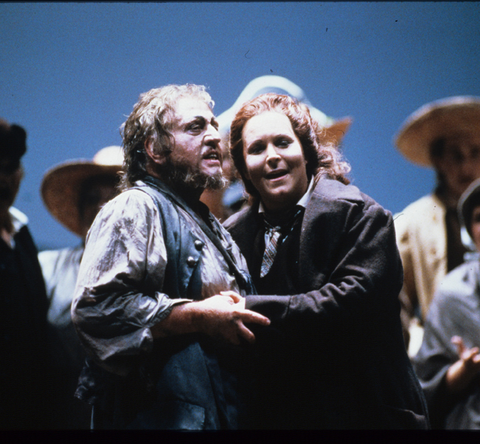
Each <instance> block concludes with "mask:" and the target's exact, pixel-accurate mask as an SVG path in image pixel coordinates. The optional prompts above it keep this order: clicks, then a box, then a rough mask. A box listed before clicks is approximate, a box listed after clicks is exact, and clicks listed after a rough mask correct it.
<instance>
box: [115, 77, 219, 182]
mask: <svg viewBox="0 0 480 444" xmlns="http://www.w3.org/2000/svg"><path fill="white" fill-rule="evenodd" d="M183 97H194V98H196V99H199V100H202V101H204V102H205V103H206V104H207V105H208V106H209V107H210V108H211V109H213V106H214V104H215V102H214V101H213V100H212V98H211V97H210V94H208V93H207V91H206V88H205V86H202V85H194V84H186V85H167V86H163V87H161V88H154V89H151V90H150V91H147V92H146V93H143V94H141V95H140V97H139V100H138V102H137V103H136V104H135V105H134V107H133V111H132V113H131V114H130V115H129V116H128V118H127V120H126V121H125V123H124V124H123V125H122V127H121V129H120V133H121V135H122V138H123V145H122V146H123V151H124V155H125V160H124V164H123V175H122V178H121V183H120V188H121V189H126V188H128V187H131V186H132V185H133V183H134V182H135V181H136V180H138V179H142V178H143V177H145V175H146V174H147V171H146V162H147V157H146V156H147V154H146V152H145V141H146V140H147V139H148V138H149V137H151V138H152V139H153V144H154V149H155V150H156V151H157V152H158V153H161V152H164V153H168V152H171V151H172V149H173V146H174V141H173V140H172V136H171V133H170V130H171V128H172V123H173V118H174V111H175V104H176V103H177V101H178V100H179V99H181V98H183Z"/></svg>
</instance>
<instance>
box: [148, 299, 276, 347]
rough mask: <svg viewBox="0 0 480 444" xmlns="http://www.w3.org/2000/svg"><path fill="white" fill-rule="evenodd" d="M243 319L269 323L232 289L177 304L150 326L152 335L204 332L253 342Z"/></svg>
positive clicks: (225, 338)
mask: <svg viewBox="0 0 480 444" xmlns="http://www.w3.org/2000/svg"><path fill="white" fill-rule="evenodd" d="M245 323H253V324H260V325H269V324H270V320H269V319H268V318H267V317H265V316H263V315H261V314H259V313H256V312H254V311H251V310H246V309H245V299H244V298H243V297H242V296H240V295H239V294H238V293H235V292H233V291H226V292H221V294H219V295H215V296H211V297H209V298H207V299H204V300H202V301H193V302H187V303H184V304H181V305H176V306H175V307H174V308H173V309H172V311H171V313H170V315H169V316H168V317H167V318H166V319H164V320H163V321H161V322H160V323H158V324H157V325H156V326H154V327H153V328H152V334H153V336H154V337H165V336H169V335H176V334H185V333H204V334H206V335H209V336H213V337H216V338H221V339H223V340H225V341H227V342H230V343H232V344H237V345H238V344H240V342H241V339H244V340H246V341H248V342H250V343H253V342H255V335H254V334H253V333H252V331H251V330H250V329H248V328H247V327H246V326H245Z"/></svg>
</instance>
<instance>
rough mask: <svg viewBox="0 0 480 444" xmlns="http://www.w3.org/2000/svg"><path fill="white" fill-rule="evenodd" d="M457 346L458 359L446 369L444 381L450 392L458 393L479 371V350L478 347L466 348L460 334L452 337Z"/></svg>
mask: <svg viewBox="0 0 480 444" xmlns="http://www.w3.org/2000/svg"><path fill="white" fill-rule="evenodd" d="M452 344H455V345H456V346H457V351H458V355H459V357H460V359H459V360H458V361H456V362H455V363H453V364H452V365H451V366H450V368H449V369H448V371H447V374H446V376H445V382H446V385H447V389H448V391H449V392H450V393H452V394H453V393H459V392H461V391H462V390H464V389H465V388H467V386H468V385H469V384H470V382H472V380H473V379H474V378H475V376H477V374H478V372H479V371H480V350H479V348H478V347H473V348H466V347H465V344H464V342H463V339H462V338H461V337H460V336H454V337H453V338H452Z"/></svg>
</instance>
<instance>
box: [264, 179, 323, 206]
mask: <svg viewBox="0 0 480 444" xmlns="http://www.w3.org/2000/svg"><path fill="white" fill-rule="evenodd" d="M314 188H315V180H314V177H312V178H311V179H310V183H309V185H308V188H307V191H306V192H305V194H304V195H303V196H302V197H301V198H300V200H299V201H298V202H297V205H300V206H301V207H303V208H307V205H308V202H310V198H311V197H312V194H313V189H314ZM258 212H259V213H264V212H265V208H264V207H263V204H262V202H261V201H260V205H259V206H258Z"/></svg>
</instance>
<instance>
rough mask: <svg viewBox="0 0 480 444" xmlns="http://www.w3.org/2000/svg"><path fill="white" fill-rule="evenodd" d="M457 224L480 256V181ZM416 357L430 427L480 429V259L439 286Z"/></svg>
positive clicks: (467, 195) (471, 190) (463, 266)
mask: <svg viewBox="0 0 480 444" xmlns="http://www.w3.org/2000/svg"><path fill="white" fill-rule="evenodd" d="M458 212H459V220H460V222H461V224H462V225H463V226H464V227H465V228H466V231H467V232H468V234H469V236H470V237H471V239H472V240H473V243H474V244H475V245H476V248H477V252H479V251H480V179H477V180H476V181H474V182H473V183H472V184H471V185H470V187H469V188H468V189H467V190H466V191H465V193H464V194H463V195H462V197H461V199H460V202H459V207H458ZM424 325H425V328H424V336H423V341H422V344H421V347H420V349H419V351H418V353H417V354H416V355H415V356H414V357H413V363H414V368H415V371H416V372H417V375H418V377H419V379H420V383H421V385H422V388H423V390H424V392H425V396H426V399H427V403H428V407H429V411H430V417H431V421H432V427H433V428H437V429H480V348H479V347H480V256H478V254H477V257H476V258H475V259H472V260H469V261H467V262H465V263H463V264H461V265H459V266H458V267H456V268H455V269H453V270H452V271H450V272H449V273H448V274H447V276H446V277H445V278H444V279H443V280H442V281H441V283H440V285H439V286H438V289H437V292H436V293H435V297H434V298H433V300H432V303H431V304H430V309H429V310H428V313H427V317H426V320H425V324H424Z"/></svg>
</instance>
